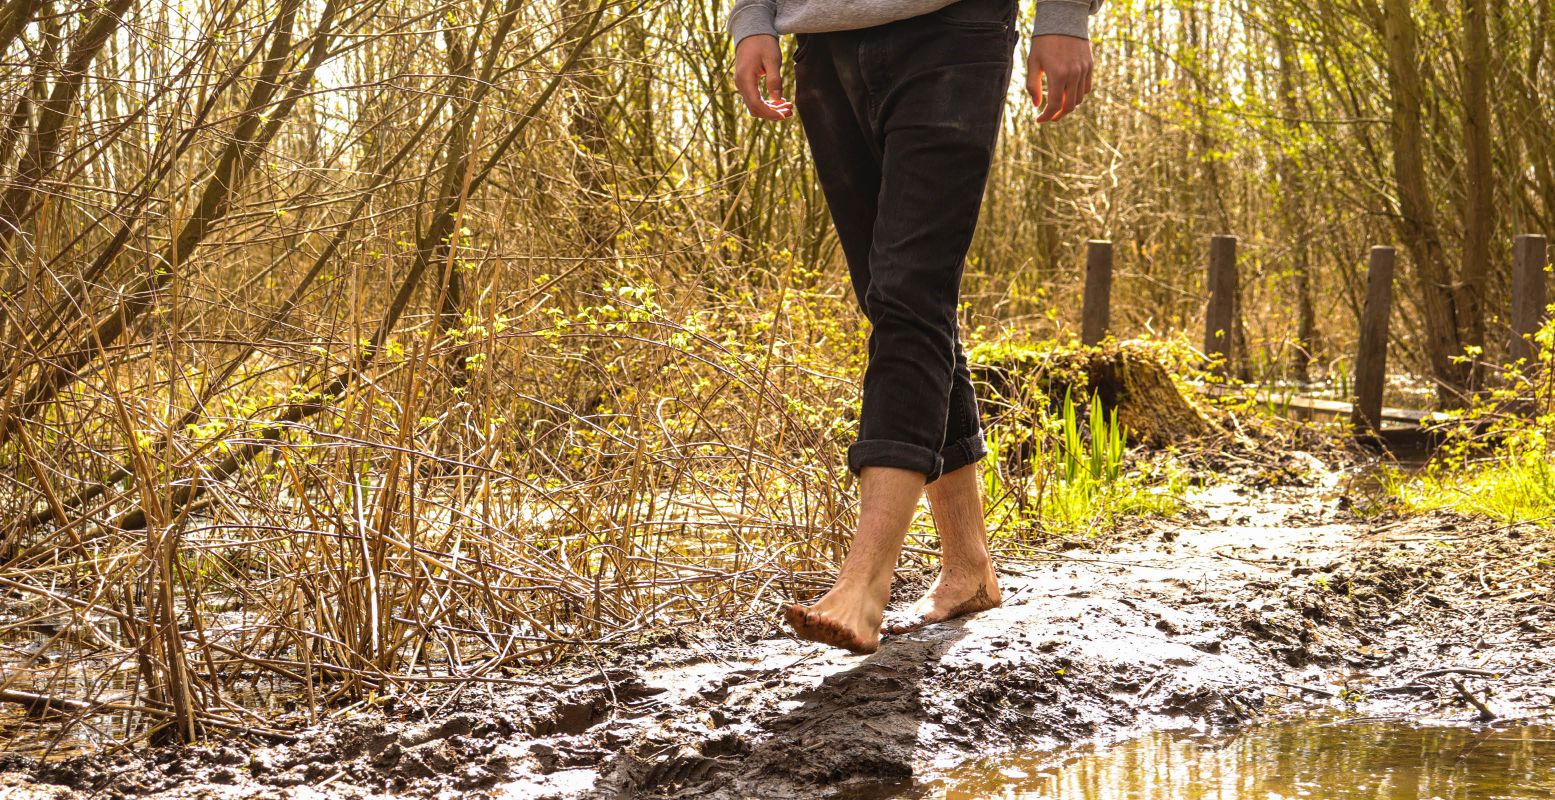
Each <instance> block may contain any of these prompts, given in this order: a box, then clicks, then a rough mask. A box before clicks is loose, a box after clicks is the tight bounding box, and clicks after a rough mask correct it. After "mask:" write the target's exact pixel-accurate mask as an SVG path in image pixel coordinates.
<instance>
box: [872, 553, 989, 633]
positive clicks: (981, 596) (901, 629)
mask: <svg viewBox="0 0 1555 800" xmlns="http://www.w3.org/2000/svg"><path fill="white" fill-rule="evenodd" d="M1001 602H1003V598H1002V597H1001V596H1000V594H999V580H998V578H997V577H996V576H995V574H994V570H993V565H992V564H987V565H984V566H982V567H979V568H971V569H957V568H947V569H943V570H941V572H940V574H939V577H938V578H936V579H935V581H934V585H933V586H930V587H929V591H928V592H927V593H925V594H924V595H923V597H921V598H919V600H918V602H916V603H913V604H912V606H911V607H910V608H908V609H907V610H906V611H905V612H901V613H893V614H892V615H891V622H890V624H888V625H886V627H885V630H886V632H887V633H911V632H912V631H916V630H919V629H921V628H926V627H928V626H930V625H933V624H935V623H939V622H945V621H947V620H952V619H955V618H957V617H964V616H966V615H967V614H975V613H977V612H979V611H987V610H988V609H990V608H996V607H998V605H999V604H1000V603H1001Z"/></svg>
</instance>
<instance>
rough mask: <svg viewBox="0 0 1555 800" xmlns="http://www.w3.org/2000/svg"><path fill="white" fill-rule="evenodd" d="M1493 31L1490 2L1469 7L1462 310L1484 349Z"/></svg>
mask: <svg viewBox="0 0 1555 800" xmlns="http://www.w3.org/2000/svg"><path fill="white" fill-rule="evenodd" d="M1490 125H1491V122H1490V33H1489V30H1488V27H1487V20H1486V8H1485V0H1464V5H1463V149H1464V151H1465V152H1466V153H1467V156H1468V158H1467V163H1466V164H1465V165H1464V166H1465V168H1464V170H1463V183H1464V186H1463V265H1462V267H1461V269H1462V272H1461V276H1460V281H1459V283H1458V297H1457V302H1458V313H1459V322H1460V324H1461V326H1462V329H1463V340H1464V344H1465V345H1467V346H1469V347H1473V348H1477V349H1478V351H1479V352H1481V353H1483V351H1484V347H1485V292H1486V283H1487V281H1488V278H1489V274H1490V238H1491V235H1492V234H1493V232H1494V230H1495V209H1494V207H1493V206H1494V202H1495V180H1496V176H1495V164H1494V163H1493V161H1492V160H1491V152H1490V148H1491V141H1490V136H1491V131H1490ZM1483 364H1484V360H1483V359H1482V358H1475V359H1473V360H1472V361H1471V363H1470V366H1471V370H1470V373H1469V386H1468V388H1469V389H1470V390H1474V389H1477V388H1478V387H1479V385H1480V379H1481V374H1482V372H1483V371H1484V370H1483V366H1482V365H1483Z"/></svg>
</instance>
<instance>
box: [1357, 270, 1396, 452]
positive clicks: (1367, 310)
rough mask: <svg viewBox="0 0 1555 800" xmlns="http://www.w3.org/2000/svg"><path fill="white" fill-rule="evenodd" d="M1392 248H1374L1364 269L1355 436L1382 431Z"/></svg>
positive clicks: (1391, 283) (1386, 371)
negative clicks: (1364, 283)
mask: <svg viewBox="0 0 1555 800" xmlns="http://www.w3.org/2000/svg"><path fill="white" fill-rule="evenodd" d="M1394 257H1395V254H1394V251H1393V248H1391V247H1373V248H1372V249H1371V262H1370V264H1369V265H1368V267H1367V270H1366V306H1365V307H1364V308H1363V309H1362V310H1361V331H1360V333H1361V336H1360V344H1359V346H1358V347H1357V348H1356V354H1355V409H1354V412H1353V413H1352V415H1351V418H1350V423H1351V425H1353V426H1354V428H1355V432H1356V434H1357V435H1366V434H1371V433H1377V432H1379V431H1381V430H1382V388H1383V384H1384V382H1385V380H1386V378H1387V375H1388V318H1389V317H1390V316H1391V315H1392V311H1393V261H1394Z"/></svg>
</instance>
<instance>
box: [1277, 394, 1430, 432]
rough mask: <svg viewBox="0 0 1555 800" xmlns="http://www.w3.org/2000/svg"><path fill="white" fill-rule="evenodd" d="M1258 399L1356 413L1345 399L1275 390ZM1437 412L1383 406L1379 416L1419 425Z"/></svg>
mask: <svg viewBox="0 0 1555 800" xmlns="http://www.w3.org/2000/svg"><path fill="white" fill-rule="evenodd" d="M1258 400H1259V402H1261V403H1266V404H1271V405H1276V406H1285V407H1288V408H1291V409H1297V410H1301V411H1305V412H1308V413H1309V414H1312V415H1323V416H1329V417H1335V418H1340V417H1349V416H1352V415H1353V414H1354V413H1355V404H1354V403H1346V402H1344V401H1343V400H1326V399H1323V398H1320V397H1301V396H1285V395H1280V394H1278V393H1273V392H1259V393H1258ZM1434 413H1435V412H1431V411H1421V410H1419V409H1414V408H1386V407H1385V408H1383V409H1381V410H1380V411H1379V412H1378V416H1379V417H1380V418H1381V419H1382V421H1383V422H1401V423H1408V424H1412V425H1419V424H1421V423H1424V422H1425V421H1426V420H1429V419H1431V417H1432V416H1433V415H1434Z"/></svg>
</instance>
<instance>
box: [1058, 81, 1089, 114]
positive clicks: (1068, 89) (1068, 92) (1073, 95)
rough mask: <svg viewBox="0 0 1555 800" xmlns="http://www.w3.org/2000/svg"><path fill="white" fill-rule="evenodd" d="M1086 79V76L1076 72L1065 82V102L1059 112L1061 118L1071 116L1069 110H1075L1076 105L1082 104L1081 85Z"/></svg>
mask: <svg viewBox="0 0 1555 800" xmlns="http://www.w3.org/2000/svg"><path fill="white" fill-rule="evenodd" d="M1084 80H1085V78H1084V76H1082V75H1080V74H1079V73H1075V76H1074V77H1073V78H1070V79H1069V82H1068V83H1065V84H1064V104H1063V109H1062V110H1061V111H1060V112H1059V114H1058V116H1059V118H1063V117H1067V116H1069V112H1071V111H1074V107H1075V106H1077V105H1079V104H1080V85H1081V83H1082V82H1083V81H1084Z"/></svg>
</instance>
